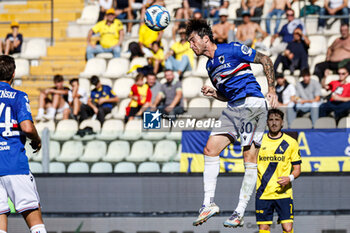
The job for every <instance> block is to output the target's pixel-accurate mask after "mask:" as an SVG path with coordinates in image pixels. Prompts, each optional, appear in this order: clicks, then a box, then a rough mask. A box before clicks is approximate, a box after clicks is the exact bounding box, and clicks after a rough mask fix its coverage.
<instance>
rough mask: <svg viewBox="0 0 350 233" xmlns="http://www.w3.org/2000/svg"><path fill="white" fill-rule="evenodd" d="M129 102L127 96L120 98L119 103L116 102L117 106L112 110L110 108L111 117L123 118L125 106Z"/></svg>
mask: <svg viewBox="0 0 350 233" xmlns="http://www.w3.org/2000/svg"><path fill="white" fill-rule="evenodd" d="M129 103H130V99H129V98H127V99H123V100H121V101H120V103H119V104H118V108H117V109H113V110H114V111H113V110H112V116H113V118H116V119H123V120H124V118H125V114H126V107H127V106H128V105H129Z"/></svg>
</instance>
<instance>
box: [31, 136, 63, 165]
mask: <svg viewBox="0 0 350 233" xmlns="http://www.w3.org/2000/svg"><path fill="white" fill-rule="evenodd" d="M30 149H31V150H32V151H33V149H32V148H30ZM49 154H50V161H52V160H54V159H56V158H57V157H58V156H59V154H60V144H59V142H56V141H50V145H49ZM32 159H33V160H34V161H38V162H41V161H42V159H43V148H41V150H40V151H39V152H38V153H34V154H33V156H32Z"/></svg>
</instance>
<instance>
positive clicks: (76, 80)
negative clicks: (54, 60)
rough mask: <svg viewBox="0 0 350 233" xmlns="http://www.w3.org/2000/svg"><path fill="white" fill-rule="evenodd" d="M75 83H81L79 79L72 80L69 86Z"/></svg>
mask: <svg viewBox="0 0 350 233" xmlns="http://www.w3.org/2000/svg"><path fill="white" fill-rule="evenodd" d="M74 82H78V83H79V79H77V78H72V79H71V80H70V81H69V84H70V85H72V84H73V83H74Z"/></svg>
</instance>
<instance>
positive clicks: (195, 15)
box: [192, 10, 203, 20]
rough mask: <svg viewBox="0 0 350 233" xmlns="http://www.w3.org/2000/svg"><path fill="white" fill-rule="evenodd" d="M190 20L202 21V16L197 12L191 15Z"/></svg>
mask: <svg viewBox="0 0 350 233" xmlns="http://www.w3.org/2000/svg"><path fill="white" fill-rule="evenodd" d="M192 18H193V19H196V20H199V19H203V14H202V12H201V11H199V10H197V11H194V12H193V14H192Z"/></svg>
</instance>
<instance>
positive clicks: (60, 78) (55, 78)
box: [53, 74, 64, 83]
mask: <svg viewBox="0 0 350 233" xmlns="http://www.w3.org/2000/svg"><path fill="white" fill-rule="evenodd" d="M63 80H64V79H63V76H62V75H60V74H56V75H55V76H53V82H54V83H60V82H63Z"/></svg>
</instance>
